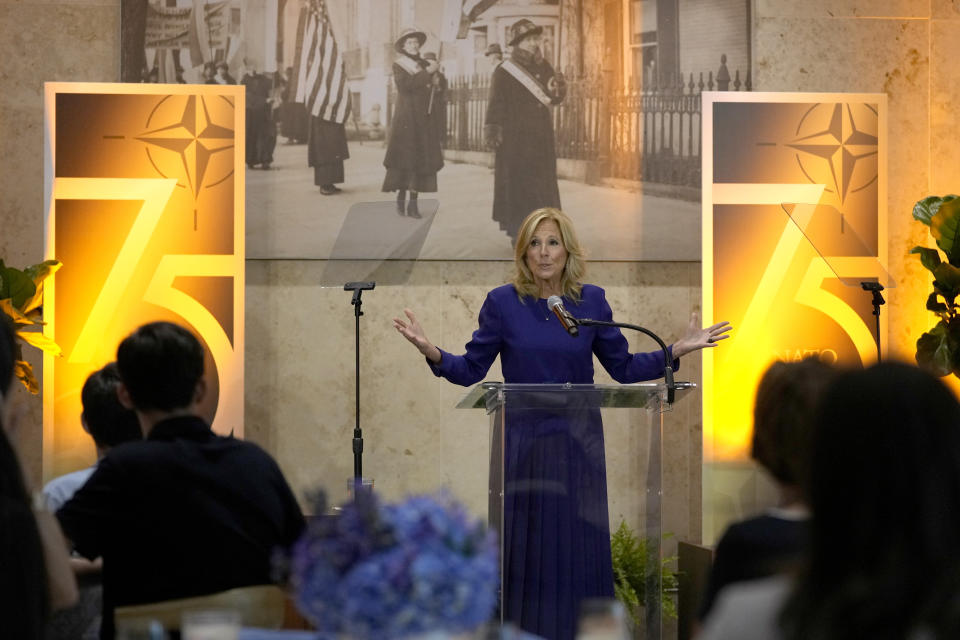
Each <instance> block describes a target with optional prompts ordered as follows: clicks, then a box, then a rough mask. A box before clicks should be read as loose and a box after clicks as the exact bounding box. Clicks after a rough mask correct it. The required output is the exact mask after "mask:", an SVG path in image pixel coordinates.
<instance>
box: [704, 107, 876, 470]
mask: <svg viewBox="0 0 960 640" xmlns="http://www.w3.org/2000/svg"><path fill="white" fill-rule="evenodd" d="M886 153H887V143H886V96H885V95H882V94H866V95H865V94H811V93H739V92H738V93H728V92H705V93H704V94H703V299H704V322H705V323H706V324H710V323H712V322H716V321H717V320H720V319H722V320H730V321H731V322H732V323H733V326H734V327H735V334H734V336H733V339H732V340H731V341H730V344H729V345H724V347H723V348H721V349H716V350H713V349H711V350H707V352H706V353H705V355H704V396H703V416H704V458H705V460H706V461H708V462H710V461H713V462H716V461H735V460H742V459H744V458H745V457H746V453H747V451H748V448H749V438H750V433H751V430H752V409H753V397H754V392H755V390H756V386H757V383H758V381H759V379H760V376H761V375H762V374H763V372H764V371H765V370H766V368H767V367H768V366H769V365H770V363H771V362H773V361H774V360H785V361H792V360H799V359H802V358H804V357H807V356H811V355H813V356H818V357H820V358H822V359H824V360H826V361H828V362H839V363H842V364H847V365H854V364H863V363H868V362H871V361H875V360H876V357H877V344H876V335H877V327H876V316H875V315H874V314H873V305H872V300H873V293H872V291H869V290H868V288H869V287H870V286H872V285H874V284H879V285H881V286H883V287H891V286H893V284H894V283H893V282H891V280H890V278H889V276H888V275H887V269H886V267H887V254H886V252H887V226H886V200H887V194H886V189H887V183H886V166H887V164H886ZM863 283H868V284H867V285H866V287H867V288H865V285H864V284H863ZM879 335H880V339H881V349H885V348H886V344H885V336H886V316H885V315H883V314H881V325H880V328H879Z"/></svg>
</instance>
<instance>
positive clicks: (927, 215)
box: [913, 195, 957, 227]
mask: <svg viewBox="0 0 960 640" xmlns="http://www.w3.org/2000/svg"><path fill="white" fill-rule="evenodd" d="M956 197H957V196H955V195H948V196H943V197H942V198H941V197H940V196H927V197H926V198H924V199H923V200H919V201H918V202H917V203H916V204H915V205H913V217H914V219H915V220H919V221H920V222H922V223H923V224H925V225H927V226H928V227H929V226H930V219H931V218H932V217H933V216H934V215H936V213H937V210H938V209H939V208H940V205H941V204H943V203H944V202H949V201H950V200H954V199H955V198H956Z"/></svg>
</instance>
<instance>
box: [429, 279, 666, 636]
mask: <svg viewBox="0 0 960 640" xmlns="http://www.w3.org/2000/svg"><path fill="white" fill-rule="evenodd" d="M563 302H564V307H565V308H566V309H567V311H569V312H570V313H571V314H572V315H573V316H575V317H578V318H592V319H594V320H607V321H609V320H612V312H611V310H610V305H609V304H607V301H606V298H605V297H604V292H603V289H601V288H600V287H596V286H593V285H584V286H583V290H582V292H581V300H580V302H579V303H576V302H573V301H572V300H570V299H569V298H566V297H565V298H564V299H563ZM479 324H480V326H479V328H478V329H477V330H476V331H474V333H473V337H472V338H471V340H470V342H468V343H467V345H466V353H464V354H463V355H461V356H455V355H452V354H450V353H448V352H446V351H443V350H442V349H441V350H440V353H441V354H442V358H441V361H440V364H439V365H433V364H431V365H430V366H431V369H432V370H433V372H434V373H435V374H436V375H438V376H443V377H444V378H446V379H447V380H449V381H450V382H454V383H456V384H460V385H464V386H469V385H472V384H476V383H477V382H479V381H480V380H482V379H483V377H484V376H485V375H486V373H487V370H488V369H489V368H490V365H491V364H493V361H494V359H495V358H496V357H497V355H498V354H499V355H500V362H501V365H502V369H503V377H504V381H505V382H507V383H561V384H562V383H567V382H569V383H572V384H592V383H593V355H594V354H596V356H597V359H598V360H599V361H600V363H601V364H602V365H603V367H604V369H606V370H607V372H608V373H609V374H610V375H611V376H612V377H613V379H614V380H616V381H617V382H620V383H629V382H639V381H642V380H652V379H655V378H659V377H660V376H662V375H663V355H662V352H660V351H655V352H650V353H637V354H631V353H630V352H629V350H628V345H627V340H626V338H624V337H623V334H622V333H621V332H620V330H619V329H615V328H609V327H580V335H579V337H576V338H573V337H571V336H569V335H568V334H567V332H566V331H565V330H564V329H563V327H562V326H561V325H560V322H559V321H558V320H557V318H556V316H554V314H553V312H552V311H550V310H549V309H548V308H547V301H546V300H543V299H540V300H533V299H532V298H526V299H525V300H524V301H523V302H521V300H520V299H519V297H518V296H517V292H516V289H514V287H513V285H504V286H501V287H497V288H496V289H494V290H493V291H491V292H490V293H489V294H487V299H486V300H485V301H484V303H483V307H481V309H480V317H479ZM676 366H677V362H676V361H674V368H676ZM584 412H585V413H584V414H583V415H582V419H575V420H573V421H569V420H568V419H567V418H566V417H561V416H559V415H557V414H555V413H554V414H551V413H550V412H549V411H529V410H524V411H521V412H514V413H512V414H511V413H510V412H508V414H507V416H508V420H510V419H514V420H519V421H521V422H522V423H523V424H522V428H519V425H513V426H510V425H508V428H507V430H506V433H507V436H506V437H507V440H506V443H505V455H506V468H505V471H504V482H505V486H504V493H505V496H504V541H503V549H504V572H505V575H504V577H503V587H504V609H505V611H504V618H505V619H506V620H509V621H512V622H514V623H516V624H518V625H520V627H521V628H523V629H524V630H526V631H529V632H531V633H535V634H537V635H540V636H543V637H545V638H550V639H551V640H553V639H562V640H566V639H568V638H573V637H574V635H575V631H576V623H577V612H578V608H579V604H580V601H581V600H583V599H584V598H597V597H613V569H612V566H611V559H610V527H609V519H608V514H607V480H606V463H605V460H604V450H603V425H602V424H601V421H600V412H599V409H597V408H596V407H593V408H590V407H584ZM563 413H564V416H570V415H571V412H570V410H569V407H566V408H565V410H564V412H563Z"/></svg>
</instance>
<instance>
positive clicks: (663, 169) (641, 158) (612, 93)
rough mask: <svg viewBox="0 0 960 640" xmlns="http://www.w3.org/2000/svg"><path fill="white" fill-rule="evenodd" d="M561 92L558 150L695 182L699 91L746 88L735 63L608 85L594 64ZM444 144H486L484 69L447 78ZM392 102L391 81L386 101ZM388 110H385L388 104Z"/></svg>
mask: <svg viewBox="0 0 960 640" xmlns="http://www.w3.org/2000/svg"><path fill="white" fill-rule="evenodd" d="M566 77H567V96H566V99H565V100H564V101H563V103H561V104H560V105H558V106H557V107H555V108H554V109H553V119H554V121H553V124H554V135H555V139H556V149H557V157H558V158H568V159H573V160H582V161H586V162H593V163H596V165H597V170H596V171H593V172H592V175H598V176H599V177H611V178H622V179H626V180H634V181H643V182H655V183H661V184H670V185H682V186H689V187H695V188H699V187H700V150H701V140H700V126H701V114H700V92H701V91H714V90H728V91H750V89H751V86H750V79H749V75H747V74H744V79H742V80H741V74H740V71H739V70H736V71H735V72H734V76H733V78H732V79H731V78H730V77H729V76H726V78H722V79H721V81H720V82H717V81H716V80H715V79H714V75H713V72H708V73H706V74H703V73H700V74H698V76H694V74H692V73H691V74H687V75H685V76H678V77H677V78H675V79H674V80H673V81H672V82H665V83H661V84H655V83H651V82H645V83H640V82H632V81H631V82H630V83H628V86H626V87H623V86H614V85H613V83H611V81H610V79H609V78H608V77H607V75H606V74H604V73H602V72H600V71H595V72H592V73H588V74H585V75H583V76H581V77H573V76H572V75H571V74H567V75H566ZM448 82H449V85H448V91H447V95H446V109H447V131H446V140H445V143H444V147H445V148H446V149H454V150H460V151H488V149H487V148H486V146H485V145H484V140H483V122H484V118H485V116H486V109H487V99H488V98H489V94H490V75H489V74H474V75H469V76H454V77H452V78H449V79H448ZM394 102H395V89H394V88H393V87H392V86H391V91H390V97H389V104H391V105H392V104H393V103H394ZM388 113H389V111H388Z"/></svg>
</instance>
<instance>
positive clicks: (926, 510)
mask: <svg viewBox="0 0 960 640" xmlns="http://www.w3.org/2000/svg"><path fill="white" fill-rule="evenodd" d="M807 494H808V498H809V503H810V508H811V514H812V517H811V520H810V528H809V531H810V532H809V550H808V552H807V554H806V555H805V559H804V561H803V563H802V565H801V568H800V570H799V573H798V574H797V576H796V577H795V578H794V579H791V578H786V577H776V578H767V579H765V580H761V581H754V582H750V583H743V584H741V585H733V586H731V587H730V588H728V589H727V590H725V591H724V593H722V594H721V595H720V597H719V599H718V601H717V605H716V607H715V611H714V612H713V613H712V614H711V616H710V617H709V618H708V619H707V622H706V625H705V627H704V631H703V635H702V638H705V639H707V640H716V639H718V638H724V639H725V638H736V639H737V640H751V639H760V638H762V639H764V640H767V639H784V640H801V639H803V640H810V639H814V640H841V639H842V640H848V639H850V638H871V639H872V640H876V639H881V640H883V639H890V640H893V639H897V640H904V639H911V640H912V639H917V640H919V639H921V638H922V639H927V638H930V639H946V638H957V637H960V545H958V544H957V532H958V531H960V404H958V402H957V399H956V397H955V396H954V395H953V393H952V392H951V391H950V390H949V389H948V388H947V387H946V386H945V385H944V384H943V383H941V382H940V381H939V380H938V379H936V378H934V377H933V376H932V375H930V374H928V373H926V372H924V371H922V370H920V369H918V368H916V367H914V366H910V365H905V364H896V363H884V364H879V365H876V366H873V367H870V368H868V369H866V370H857V371H851V372H847V373H844V374H841V375H840V377H838V379H837V380H836V381H835V382H834V383H833V384H832V385H831V386H830V388H829V389H828V390H827V392H826V393H825V395H824V397H823V401H822V404H821V408H820V410H819V411H818V413H817V421H816V429H815V432H814V438H813V444H812V455H811V467H810V474H809V480H808V483H807Z"/></svg>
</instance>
